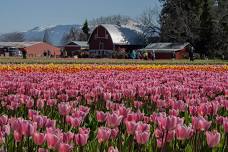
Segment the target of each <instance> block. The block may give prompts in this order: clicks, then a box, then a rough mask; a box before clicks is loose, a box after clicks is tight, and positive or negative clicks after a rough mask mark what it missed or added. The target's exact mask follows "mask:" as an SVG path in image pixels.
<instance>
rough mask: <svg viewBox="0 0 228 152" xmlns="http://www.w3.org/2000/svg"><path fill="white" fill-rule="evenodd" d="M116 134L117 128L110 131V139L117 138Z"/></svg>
mask: <svg viewBox="0 0 228 152" xmlns="http://www.w3.org/2000/svg"><path fill="white" fill-rule="evenodd" d="M118 133H119V129H118V128H114V129H111V135H110V139H115V138H116V137H117V135H118Z"/></svg>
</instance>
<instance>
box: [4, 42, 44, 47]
mask: <svg viewBox="0 0 228 152" xmlns="http://www.w3.org/2000/svg"><path fill="white" fill-rule="evenodd" d="M39 43H43V42H0V47H15V48H25V47H29V46H32V45H35V44H39Z"/></svg>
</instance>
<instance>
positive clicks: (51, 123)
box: [45, 119, 56, 128]
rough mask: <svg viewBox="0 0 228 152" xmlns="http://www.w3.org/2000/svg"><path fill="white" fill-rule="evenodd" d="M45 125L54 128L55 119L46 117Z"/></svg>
mask: <svg viewBox="0 0 228 152" xmlns="http://www.w3.org/2000/svg"><path fill="white" fill-rule="evenodd" d="M45 126H46V128H55V126H56V120H51V119H47V121H46V123H45Z"/></svg>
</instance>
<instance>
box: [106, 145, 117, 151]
mask: <svg viewBox="0 0 228 152" xmlns="http://www.w3.org/2000/svg"><path fill="white" fill-rule="evenodd" d="M108 152H119V150H118V148H116V147H115V148H114V147H113V146H111V147H109V148H108Z"/></svg>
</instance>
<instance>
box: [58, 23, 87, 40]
mask: <svg viewBox="0 0 228 152" xmlns="http://www.w3.org/2000/svg"><path fill="white" fill-rule="evenodd" d="M86 40H87V35H86V34H85V33H84V32H83V31H82V30H81V29H77V28H75V27H72V28H71V29H70V32H69V33H66V34H65V35H64V36H63V38H62V44H67V43H69V42H71V41H86Z"/></svg>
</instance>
